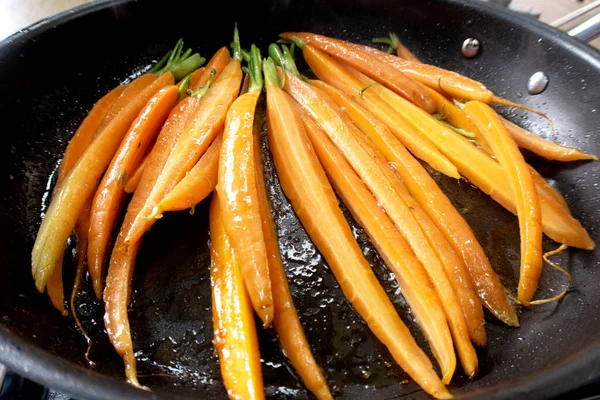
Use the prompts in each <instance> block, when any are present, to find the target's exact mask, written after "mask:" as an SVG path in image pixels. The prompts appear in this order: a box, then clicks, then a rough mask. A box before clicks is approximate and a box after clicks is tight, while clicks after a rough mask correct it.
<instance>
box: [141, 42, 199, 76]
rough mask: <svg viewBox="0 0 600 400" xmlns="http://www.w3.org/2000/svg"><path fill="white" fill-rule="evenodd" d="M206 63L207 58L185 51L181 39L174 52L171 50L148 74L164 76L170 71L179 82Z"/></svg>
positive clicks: (189, 50)
mask: <svg viewBox="0 0 600 400" xmlns="http://www.w3.org/2000/svg"><path fill="white" fill-rule="evenodd" d="M205 62H206V58H204V57H202V56H200V54H198V53H194V54H192V49H187V50H186V51H183V39H179V40H178V41H177V43H176V44H175V47H174V48H173V50H169V51H168V52H167V54H165V55H164V57H163V58H161V59H160V60H159V61H158V62H157V63H156V64H155V65H154V66H153V67H152V68H151V69H150V71H148V73H149V74H155V75H162V74H164V73H167V72H169V71H170V72H171V73H172V74H173V76H174V77H175V80H176V81H178V80H180V79H182V78H184V77H185V76H187V75H189V74H190V73H192V72H194V71H195V70H197V69H198V68H200V67H201V66H202V65H203V64H204V63H205Z"/></svg>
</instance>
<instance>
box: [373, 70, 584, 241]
mask: <svg viewBox="0 0 600 400" xmlns="http://www.w3.org/2000/svg"><path fill="white" fill-rule="evenodd" d="M363 79H365V82H367V80H366V79H368V78H366V77H365V78H363ZM373 91H374V92H377V93H378V94H379V95H380V96H381V97H382V98H383V99H384V100H385V101H387V102H388V103H389V104H393V106H394V107H395V108H396V109H397V110H398V111H400V112H402V115H403V116H404V118H405V119H406V120H407V121H408V122H409V123H411V124H412V126H413V127H414V128H415V129H418V130H420V131H421V133H423V134H425V135H427V136H428V137H429V138H430V139H431V140H432V141H433V142H434V144H435V145H436V146H437V147H438V149H439V150H440V151H442V152H443V153H444V154H445V155H446V156H447V157H448V158H449V159H450V160H451V161H452V162H453V163H454V164H455V165H456V167H457V168H458V170H459V171H460V172H461V174H462V175H464V176H465V177H466V178H467V179H468V180H469V181H471V183H473V184H474V185H475V186H477V187H479V188H480V189H481V190H482V191H484V192H485V193H488V194H489V195H490V196H492V198H494V199H495V200H496V201H497V202H499V203H500V204H501V205H503V206H504V207H505V208H506V209H508V210H509V211H511V212H513V213H516V207H515V197H514V192H513V191H512V187H511V186H509V185H503V184H502V182H503V179H502V177H503V176H504V175H503V172H502V171H501V168H500V166H499V165H498V164H497V163H496V162H495V161H494V160H493V159H492V158H490V157H489V156H488V155H487V154H485V153H483V152H482V151H481V150H479V149H477V148H476V147H475V146H473V145H472V144H471V143H469V142H468V141H467V140H466V139H465V138H464V137H461V136H460V135H456V134H455V133H454V132H452V131H451V130H450V129H449V128H447V127H446V126H445V125H443V124H441V123H440V121H437V120H435V119H434V118H433V117H432V116H430V115H429V114H427V113H426V112H425V111H423V110H421V109H420V108H418V107H415V106H414V105H413V104H412V103H410V102H408V101H406V100H404V99H403V98H402V97H401V96H397V95H396V94H395V93H394V92H392V91H391V90H389V89H387V88H385V87H382V86H374V87H373ZM482 156H483V157H482ZM484 159H485V160H484ZM540 201H541V203H542V223H543V226H544V232H545V233H546V234H547V235H548V236H549V237H550V238H551V239H553V240H555V241H557V242H560V243H564V244H566V245H569V246H573V247H579V248H583V249H590V248H593V247H594V243H593V242H592V240H591V238H590V237H589V235H588V233H587V232H586V231H585V229H583V227H582V226H581V224H580V223H579V222H578V221H577V220H575V219H574V218H573V217H572V216H571V215H570V214H569V212H568V210H565V209H564V208H563V207H561V206H560V205H559V204H557V203H556V202H555V201H553V200H552V199H551V198H550V197H548V195H547V194H545V193H542V194H541V198H540Z"/></svg>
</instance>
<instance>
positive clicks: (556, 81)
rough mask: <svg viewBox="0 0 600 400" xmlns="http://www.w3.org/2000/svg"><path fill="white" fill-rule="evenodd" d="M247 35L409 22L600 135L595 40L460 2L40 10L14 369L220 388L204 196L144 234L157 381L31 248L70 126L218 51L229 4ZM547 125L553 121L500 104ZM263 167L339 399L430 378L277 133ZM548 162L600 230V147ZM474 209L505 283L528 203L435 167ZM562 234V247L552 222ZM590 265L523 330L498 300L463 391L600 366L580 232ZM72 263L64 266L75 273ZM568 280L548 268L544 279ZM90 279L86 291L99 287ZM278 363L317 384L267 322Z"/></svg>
mask: <svg viewBox="0 0 600 400" xmlns="http://www.w3.org/2000/svg"><path fill="white" fill-rule="evenodd" d="M234 21H237V22H238V23H239V26H240V31H241V37H242V43H243V44H244V45H245V46H247V45H249V44H250V43H252V42H254V43H256V44H258V45H260V46H261V47H262V48H263V49H266V46H267V45H268V43H269V42H271V41H274V40H275V39H276V34H277V33H278V32H280V31H283V30H310V31H315V32H321V33H325V34H330V35H333V36H337V37H342V38H346V39H351V40H353V41H359V42H363V43H366V42H367V41H368V39H370V38H372V37H375V36H383V35H386V34H387V32H388V31H394V32H397V33H398V34H399V35H400V36H401V37H402V39H403V40H404V42H405V44H406V45H407V46H408V47H409V48H410V49H413V50H414V51H415V53H416V54H417V55H418V56H419V57H420V58H421V59H423V60H424V61H426V62H431V63H433V64H436V65H439V66H442V67H447V68H450V69H453V70H456V71H458V72H461V73H464V74H466V75H468V76H472V77H474V78H476V79H479V80H481V81H483V82H484V83H485V84H486V85H487V86H488V87H489V88H491V89H492V90H494V91H496V92H497V93H498V94H500V95H503V96H505V97H507V98H509V99H512V100H516V101H519V102H522V103H524V104H527V105H530V106H534V107H537V108H540V109H541V110H543V111H545V112H547V113H548V115H550V117H551V118H552V119H553V121H554V123H555V125H556V127H557V129H558V136H557V140H558V142H560V143H566V144H569V145H575V146H578V147H581V148H582V149H583V150H586V151H588V152H591V153H594V154H600V144H599V142H598V136H599V135H600V132H599V127H600V111H598V110H597V108H600V90H598V89H599V88H600V81H599V77H600V74H599V72H600V56H599V55H598V53H597V52H596V51H595V50H592V49H591V48H589V47H587V46H585V45H582V44H580V43H578V42H576V41H575V40H572V39H570V38H568V37H566V36H565V35H563V34H561V33H559V32H557V31H554V30H551V29H550V28H547V27H545V26H543V25H542V24H540V23H538V22H536V21H532V20H529V19H526V18H523V17H520V16H517V15H515V14H511V13H508V12H505V11H501V10H499V9H495V8H489V7H488V6H484V5H482V4H478V3H477V4H476V3H467V2H463V1H450V0H445V1H431V0H403V1H401V2H399V1H393V0H369V1H367V0H352V1H350V0H323V1H316V0H311V1H305V0H279V1H277V0H259V1H232V0H219V1H210V2H208V1H202V2H200V1H179V0H171V1H169V2H155V3H153V2H135V1H118V2H114V3H110V4H106V3H102V4H92V5H88V6H84V7H82V8H79V9H78V10H76V11H74V12H68V13H64V14H62V15H60V16H57V17H54V18H51V19H49V20H46V21H43V22H41V23H40V24H38V25H36V26H33V27H31V28H30V29H28V30H25V31H23V32H20V33H18V34H16V35H15V36H12V37H11V38H9V39H7V40H6V41H4V42H3V43H2V44H0V110H1V111H0V113H1V119H0V131H1V132H2V136H1V138H2V143H1V145H0V166H1V171H2V172H1V174H0V210H1V215H0V265H1V267H0V362H2V363H5V364H7V365H8V367H9V368H10V369H13V370H15V371H16V372H18V373H20V374H23V375H25V376H27V377H30V378H32V379H34V380H37V381H39V382H41V383H43V384H45V385H47V386H51V387H54V388H57V389H60V390H63V391H65V392H68V393H70V394H72V395H75V396H76V397H79V398H82V399H88V398H89V399H92V398H93V399H97V398H132V399H133V398H140V399H142V398H152V397H156V396H159V397H161V398H162V397H165V398H167V397H170V396H173V397H177V398H187V397H200V398H224V397H225V396H226V394H225V390H224V388H223V384H222V382H221V381H220V374H219V366H218V360H217V357H216V356H215V355H214V352H213V347H212V343H211V336H212V324H211V312H210V284H209V279H208V268H209V255H208V254H209V253H208V239H209V238H208V233H207V231H208V229H207V202H204V203H202V204H201V205H200V206H199V207H197V208H196V213H195V215H194V216H190V215H189V214H188V213H187V212H180V213H173V214H171V215H168V216H166V217H165V218H163V219H162V220H161V221H160V222H159V223H157V224H156V225H155V227H154V228H153V229H152V231H151V232H150V233H149V234H148V235H147V237H146V238H145V240H144V244H143V247H142V249H141V251H140V254H139V257H138V263H137V270H136V273H135V278H134V293H133V302H132V305H131V308H130V318H131V323H132V331H133V335H134V342H135V348H136V350H137V352H138V353H137V357H138V359H139V369H140V374H141V376H142V377H141V380H142V382H143V383H144V384H147V385H149V386H150V387H152V388H153V390H154V392H153V393H149V392H142V391H139V390H136V389H134V388H132V387H130V386H128V385H127V384H126V383H125V382H124V381H123V370H122V364H121V361H120V359H119V358H118V357H117V355H116V354H115V352H114V351H113V349H112V347H111V346H110V344H109V343H108V341H107V339H106V335H105V332H104V329H103V324H102V319H101V317H102V305H101V304H99V303H98V302H96V301H94V300H93V299H92V297H90V296H89V295H83V296H82V297H80V299H79V302H80V305H79V307H78V312H79V314H80V315H81V316H82V319H83V320H84V323H85V326H86V328H87V329H88V330H89V331H90V332H91V335H92V337H93V339H94V346H93V350H92V353H91V358H92V359H93V360H94V361H95V362H96V366H95V367H93V368H91V367H89V366H88V364H87V363H86V360H85V358H84V352H85V348H86V344H85V342H84V340H83V339H82V337H81V336H80V334H79V333H78V331H77V330H76V329H75V328H74V324H73V321H72V320H71V319H70V318H64V317H61V316H60V315H59V314H58V313H57V312H56V311H55V310H53V309H52V308H51V306H50V304H49V302H48V300H47V299H46V297H45V296H42V295H39V294H38V293H37V292H36V291H35V289H34V286H33V283H32V279H31V273H30V251H31V247H32V244H33V239H34V236H35V234H36V232H37V228H38V227H39V223H40V220H41V213H42V208H43V205H45V204H46V203H47V195H48V190H49V189H50V188H51V186H49V185H51V183H52V182H51V179H50V180H49V178H50V177H51V175H52V173H53V171H54V170H55V169H56V166H57V163H58V162H59V160H60V157H61V154H62V152H63V151H64V149H65V147H66V144H67V142H68V140H69V138H70V137H71V135H72V133H73V131H74V130H75V128H76V127H77V125H78V124H79V123H80V122H81V120H82V118H83V117H84V116H85V114H86V112H87V110H89V109H90V107H91V105H92V104H93V103H94V101H95V100H96V99H98V98H99V97H100V95H101V94H103V93H105V92H107V91H108V90H109V89H110V88H112V87H114V86H115V85H116V84H118V83H119V82H120V81H122V80H124V79H126V78H127V77H130V76H133V75H135V74H137V73H139V72H140V71H142V70H143V69H144V68H145V67H147V66H148V65H149V64H150V63H152V62H153V61H155V60H156V59H157V58H159V57H160V56H161V55H162V54H164V53H165V52H166V50H167V49H168V48H170V47H171V46H172V45H173V43H174V42H175V41H176V39H177V38H179V37H183V38H185V41H186V44H187V45H190V46H192V47H193V48H194V49H198V50H199V51H200V52H201V53H202V54H203V55H205V56H210V55H211V54H212V53H213V52H214V51H215V50H217V48H218V47H220V46H222V45H227V44H228V43H229V41H230V37H231V34H232V29H233V23H234ZM468 37H475V38H477V39H479V40H480V42H481V43H482V51H481V52H480V54H479V55H478V56H477V57H476V58H475V59H472V60H467V59H464V58H463V57H462V56H461V53H460V46H461V43H462V41H463V40H464V39H466V38H468ZM539 70H541V71H544V72H546V73H548V74H549V76H550V85H549V87H548V89H547V90H546V91H545V92H544V93H543V94H541V95H538V96H535V97H532V96H529V95H528V94H527V92H526V82H527V79H528V77H529V76H530V75H531V74H532V73H534V72H536V71H539ZM502 111H503V112H504V113H505V114H506V115H508V116H509V117H510V118H512V119H513V120H514V121H516V122H518V123H522V124H523V125H525V126H528V127H530V128H531V129H533V130H534V131H536V132H540V133H542V134H544V135H546V136H548V135H549V134H550V133H549V131H548V129H547V127H546V125H545V124H544V122H543V120H540V119H538V118H536V117H535V116H533V115H531V114H529V115H527V114H523V113H522V112H515V111H514V110H507V109H503V110H502ZM263 150H264V154H265V158H266V169H267V174H266V175H267V177H268V179H269V184H270V195H271V200H272V205H273V212H274V214H275V215H274V216H275V220H276V221H277V228H278V233H279V239H280V245H281V251H282V256H283V258H284V260H285V263H286V268H287V273H288V277H289V280H290V285H291V288H292V291H293V296H294V300H295V302H296V305H297V308H298V310H299V313H300V318H301V320H302V323H303V325H304V328H305V330H306V334H307V337H308V340H309V342H310V343H311V345H312V347H313V350H314V353H315V356H316V358H317V361H318V362H319V363H320V365H322V366H323V367H324V369H325V371H326V373H327V376H328V378H329V380H330V383H331V386H332V388H333V389H334V391H335V392H336V393H337V394H338V396H339V397H340V398H347V399H350V398H360V397H363V398H367V397H368V398H372V399H390V398H413V399H417V398H424V397H426V396H425V395H424V394H423V393H422V392H420V391H419V388H418V387H417V386H416V385H415V384H414V383H413V382H411V381H410V380H408V378H407V376H406V374H404V373H403V372H402V370H401V369H400V368H399V367H398V366H397V365H396V364H395V363H394V361H393V359H392V358H391V357H390V355H389V354H388V352H387V351H386V349H385V348H384V347H383V346H382V345H381V344H380V343H379V342H378V341H377V340H376V339H374V337H373V335H371V334H370V333H369V330H368V329H367V327H366V326H365V324H364V323H363V322H362V320H361V319H360V318H359V317H358V315H357V314H356V313H355V312H354V310H353V309H352V307H351V306H350V305H349V303H348V301H347V300H345V298H344V296H343V295H342V293H341V291H340V289H339V287H338V285H337V283H336V281H335V279H334V278H333V276H332V273H331V271H330V270H329V269H328V268H327V266H326V265H325V263H324V262H323V260H322V258H321V257H320V255H319V253H318V251H316V249H315V248H314V246H313V245H312V244H311V242H310V241H309V240H308V237H307V236H306V233H305V232H304V230H303V228H302V226H301V224H299V222H298V220H297V219H296V217H295V216H294V213H293V211H292V209H291V207H290V205H289V203H288V202H287V201H286V199H285V197H284V196H283V194H282V192H281V190H280V188H279V185H278V183H277V177H276V173H275V171H274V169H273V166H272V163H271V160H270V157H269V151H268V145H267V143H266V142H265V143H264V149H263ZM530 159H531V160H532V162H533V163H534V165H535V166H537V167H538V168H539V169H540V170H541V172H542V173H543V174H544V176H546V177H547V178H549V179H550V181H551V183H552V184H553V185H555V186H556V187H557V188H558V189H559V190H560V191H561V192H562V193H563V194H564V195H565V196H566V198H567V200H568V202H569V205H570V206H571V207H572V210H573V214H574V215H575V216H576V217H577V218H581V220H582V221H583V224H584V225H585V226H586V227H587V228H588V229H589V230H590V233H591V235H592V237H593V238H594V239H595V240H596V241H598V228H599V222H600V221H599V212H600V211H599V207H600V196H599V194H600V186H599V184H600V182H599V181H598V172H599V165H600V164H598V163H570V164H557V163H548V162H544V161H542V160H539V159H536V158H534V157H531V158H530ZM436 179H438V181H439V182H440V184H441V186H442V187H443V189H444V190H446V191H447V193H448V194H449V196H450V197H451V199H452V200H453V201H454V203H455V205H456V206H457V207H458V209H459V211H460V212H461V213H462V214H463V215H464V216H465V217H466V218H467V220H468V221H469V223H470V224H471V226H472V227H473V229H474V231H475V233H476V235H477V237H478V239H479V240H480V241H481V243H482V245H483V246H484V248H485V249H486V251H487V253H488V255H489V257H490V259H491V261H492V264H493V265H494V266H495V268H496V270H497V271H498V272H499V274H500V275H501V277H502V279H503V280H504V283H505V284H506V286H507V287H508V288H510V289H511V290H513V291H514V290H515V287H516V277H517V276H518V275H517V270H518V260H519V252H518V248H519V246H518V243H519V234H518V225H517V220H516V218H515V217H514V216H513V215H511V214H510V213H508V212H507V211H505V210H504V209H503V208H501V207H500V206H499V205H497V204H495V203H494V202H493V201H492V200H490V199H489V198H488V197H487V196H485V195H483V194H482V193H480V192H479V191H478V190H477V189H475V188H473V187H472V186H471V185H470V184H469V183H468V182H466V181H461V182H459V183H457V182H455V181H451V180H449V179H445V178H443V177H439V176H436ZM350 221H351V224H352V226H353V227H354V230H355V232H356V236H357V239H358V240H359V242H360V244H361V245H362V246H363V248H364V253H365V255H366V257H367V258H368V260H369V261H370V262H371V263H372V265H373V268H374V270H375V272H376V273H377V276H378V277H379V278H380V280H381V282H382V284H383V285H384V287H385V288H386V290H387V292H388V293H389V295H390V296H391V298H392V299H393V301H394V304H395V305H396V306H397V308H398V311H399V312H400V314H401V316H402V317H403V318H404V320H405V321H407V323H408V325H409V327H410V328H411V330H412V331H413V332H414V334H415V335H416V337H417V339H418V340H419V342H420V343H421V344H423V345H424V346H426V344H425V342H424V339H423V337H422V335H421V334H420V332H419V331H418V329H417V327H416V324H415V323H414V321H413V318H412V315H411V314H410V311H409V310H408V309H407V307H406V304H405V302H404V300H403V299H402V296H401V294H400V292H399V290H398V288H397V285H396V284H395V282H394V280H393V277H392V276H391V274H390V272H389V271H387V270H386V268H385V267H384V265H383V264H382V263H381V260H380V259H379V257H378V256H377V254H376V252H375V251H374V249H373V247H372V246H371V245H370V244H369V243H368V240H367V239H366V235H365V234H364V232H363V231H362V230H361V229H360V228H359V227H358V226H357V224H356V223H354V222H353V221H352V220H350ZM544 245H545V248H546V249H551V248H553V246H555V244H554V243H552V242H551V241H549V240H547V239H546V241H545V243H544ZM558 259H559V260H560V262H561V264H562V265H564V266H566V267H567V268H568V269H569V270H570V271H571V273H572V274H573V278H574V289H573V290H572V291H571V292H570V293H569V294H568V296H567V297H566V299H565V300H564V301H563V302H562V303H560V304H551V305H547V306H543V307H536V308H535V309H533V310H524V311H523V312H522V313H521V323H522V326H521V328H519V329H509V328H507V327H504V326H502V325H501V324H499V323H498V322H497V321H495V320H494V319H492V318H488V324H487V331H488V335H489V341H488V346H487V347H486V348H484V349H481V350H479V356H480V364H481V370H480V373H479V376H478V379H477V380H475V381H474V382H468V381H467V380H466V379H465V377H464V376H458V377H457V378H455V380H454V383H453V385H454V387H453V388H452V389H453V391H454V393H455V394H456V395H460V396H461V397H463V396H464V398H486V399H487V398H506V399H515V398H528V399H537V398H549V397H551V396H553V395H557V394H560V393H564V392H565V391H567V390H570V389H573V388H575V387H577V386H580V385H582V384H584V383H586V382H588V381H590V380H591V379H593V378H597V377H600V346H599V343H598V342H597V340H598V336H599V333H598V332H599V330H600V321H598V317H599V315H600V309H599V308H598V306H599V305H600V290H599V288H598V286H599V285H600V271H599V266H598V254H597V253H596V252H584V251H577V250H570V251H569V252H568V253H566V254H565V255H562V256H560V257H559V258H558ZM72 276H73V273H72V268H68V267H67V268H66V271H65V282H67V286H70V282H71V279H72ZM564 284H565V282H564V279H563V278H562V277H561V276H560V275H559V274H557V273H555V272H553V271H551V270H546V271H545V272H544V274H543V276H542V279H541V283H540V287H541V289H540V290H539V294H538V295H539V296H540V297H546V296H549V295H552V294H553V293H556V291H557V290H560V289H561V288H562V287H563V285H564ZM88 294H89V293H88ZM260 340H261V353H262V357H263V360H264V361H263V371H264V380H265V385H266V390H267V393H268V394H269V395H271V396H273V397H275V398H307V397H309V395H308V394H307V392H306V390H305V389H304V388H303V387H302V385H301V384H300V383H299V381H298V379H297V377H296V376H295V375H294V372H293V369H292V368H291V367H290V365H289V363H288V362H287V360H286V358H285V357H284V356H283V355H282V352H281V350H280V347H279V344H278V343H277V340H276V337H275V335H274V333H273V332H272V330H269V331H267V332H261V334H260Z"/></svg>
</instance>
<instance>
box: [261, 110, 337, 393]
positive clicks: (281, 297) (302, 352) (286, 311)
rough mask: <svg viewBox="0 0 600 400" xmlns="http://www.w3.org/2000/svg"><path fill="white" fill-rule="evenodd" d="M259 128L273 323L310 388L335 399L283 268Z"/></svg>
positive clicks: (284, 347) (263, 229) (286, 349)
mask: <svg viewBox="0 0 600 400" xmlns="http://www.w3.org/2000/svg"><path fill="white" fill-rule="evenodd" d="M260 128H261V126H259V125H258V124H257V122H255V123H254V147H253V151H254V160H255V165H256V169H255V171H256V191H257V193H258V205H259V207H260V215H261V221H262V231H263V235H264V238H265V245H266V248H267V256H268V262H269V277H270V278H271V287H272V291H273V305H274V308H275V312H274V317H273V325H274V326H275V330H276V331H277V335H278V336H279V341H280V342H281V346H282V347H283V350H284V351H285V354H286V356H287V357H288V358H289V359H290V361H291V363H292V365H293V366H294V369H295V370H296V372H297V373H298V375H300V377H301V378H302V382H304V385H306V387H307V388H308V390H310V391H311V392H312V393H313V394H314V395H315V397H316V398H317V399H319V400H326V399H333V397H332V396H331V392H330V391H329V387H328V386H327V381H326V380H325V378H324V377H323V373H322V372H321V369H320V368H319V366H318V365H317V362H316V361H315V359H314V357H313V354H312V351H311V349H310V346H309V344H308V342H307V340H306V337H305V336H304V331H303V330H302V325H301V324H300V319H299V318H298V313H297V312H296V308H295V307H294V301H293V299H292V295H291V293H290V288H289V286H288V281H287V277H286V275H285V270H284V269H283V263H282V261H281V255H280V254H279V245H278V243H277V233H276V232H275V224H274V222H273V218H272V217H271V207H270V205H269V198H268V195H267V188H266V186H265V178H264V173H263V168H262V162H261V161H262V158H261V146H260Z"/></svg>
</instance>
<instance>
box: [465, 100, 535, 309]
mask: <svg viewBox="0 0 600 400" xmlns="http://www.w3.org/2000/svg"><path fill="white" fill-rule="evenodd" d="M464 110H465V112H466V113H467V114H468V115H470V116H471V118H472V119H473V122H474V123H475V124H476V125H477V128H479V132H480V133H481V134H482V135H484V136H485V138H486V141H487V142H488V143H489V145H490V146H491V148H492V150H493V152H494V155H495V156H496V158H497V159H498V163H499V164H500V166H501V167H502V169H503V170H504V172H505V177H506V179H507V180H508V181H509V182H510V185H511V186H512V189H513V192H514V194H515V204H516V208H517V215H518V217H519V228H520V232H521V272H520V277H519V290H518V297H519V301H520V302H521V303H522V304H523V305H525V306H527V305H529V302H530V301H531V299H532V298H533V295H534V294H535V290H536V288H537V283H538V280H539V277H540V274H541V272H542V223H541V221H542V214H541V210H540V203H539V200H538V195H537V189H536V187H535V184H534V181H533V179H532V177H531V173H530V172H529V167H528V165H527V164H526V163H525V160H524V159H523V155H522V154H521V152H520V151H519V148H518V146H517V144H516V143H515V142H514V140H513V139H512V138H511V137H510V134H509V133H508V132H507V130H506V128H505V127H504V125H503V124H502V121H501V120H500V118H498V117H497V116H496V112H495V111H494V110H492V109H491V108H490V107H489V106H487V105H485V104H484V103H481V102H476V101H470V102H468V103H467V104H466V105H465V108H464Z"/></svg>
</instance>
